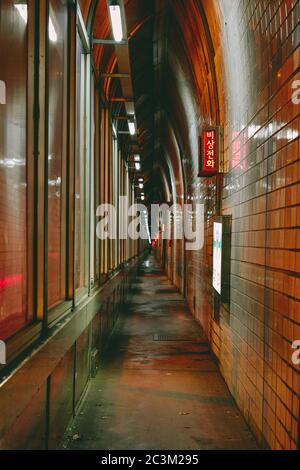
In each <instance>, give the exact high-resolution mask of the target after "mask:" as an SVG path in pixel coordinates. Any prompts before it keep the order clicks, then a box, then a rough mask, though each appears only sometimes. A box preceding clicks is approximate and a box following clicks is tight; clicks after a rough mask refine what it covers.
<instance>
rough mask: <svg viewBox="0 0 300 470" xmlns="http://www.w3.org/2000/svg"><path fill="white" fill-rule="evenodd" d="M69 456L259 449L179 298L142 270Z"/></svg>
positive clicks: (151, 268)
mask: <svg viewBox="0 0 300 470" xmlns="http://www.w3.org/2000/svg"><path fill="white" fill-rule="evenodd" d="M62 447H63V448H69V449H93V450H96V449H97V450H101V449H106V450H131V449H136V450H143V449H147V450H149V449H171V450H172V449H173V450H176V449H177V450H178V449H182V450H190V449H200V450H201V449H207V450H210V449H256V444H255V440H254V438H253V436H252V434H251V432H250V431H249V429H248V427H247V424H246V423H245V421H244V419H243V417H242V415H241V413H240V412H239V411H238V409H237V407H236V405H235V403H234V401H233V399H232V398H231V396H230V393H229V391H228V389H227V387H226V385H225V383H224V381H223V379H222V377H221V374H220V372H219V370H218V367H217V365H216V363H215V362H214V360H213V359H212V357H211V355H210V353H209V349H208V344H207V341H206V339H205V337H204V336H203V333H202V331H201V329H200V327H199V325H198V324H197V323H196V322H195V320H194V319H193V318H192V316H191V314H190V312H189V310H188V307H187V305H186V303H185V301H184V299H183V297H182V296H181V295H180V294H179V293H178V291H177V290H176V289H175V288H174V287H173V286H172V284H171V283H170V281H169V280H168V278H167V277H166V276H165V275H164V274H163V272H162V271H161V269H160V267H159V265H158V263H157V262H156V260H155V259H154V257H153V256H151V257H150V259H149V260H147V261H146V262H144V263H143V264H142V265H141V267H140V269H139V273H138V277H137V279H136V283H135V284H134V286H133V292H132V296H131V298H130V303H129V305H128V306H127V307H126V311H124V312H123V313H122V315H121V317H120V319H119V321H118V323H117V326H116V329H115V331H114V334H113V337H112V339H111V343H110V345H109V348H108V354H107V355H106V358H105V360H104V364H103V366H102V368H101V370H100V372H99V373H98V375H97V377H96V379H95V380H92V381H91V382H90V388H89V390H88V393H87V396H86V398H85V401H84V403H83V406H82V408H81V410H80V411H79V413H78V416H77V418H76V419H75V421H74V423H73V426H72V427H71V428H70V429H68V432H67V436H66V438H65V440H64V442H63V444H62Z"/></svg>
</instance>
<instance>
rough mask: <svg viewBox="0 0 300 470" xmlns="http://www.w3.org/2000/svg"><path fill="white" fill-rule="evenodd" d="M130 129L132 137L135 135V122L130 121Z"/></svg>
mask: <svg viewBox="0 0 300 470" xmlns="http://www.w3.org/2000/svg"><path fill="white" fill-rule="evenodd" d="M128 127H129V132H130V135H135V123H134V121H128Z"/></svg>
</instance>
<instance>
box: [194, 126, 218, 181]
mask: <svg viewBox="0 0 300 470" xmlns="http://www.w3.org/2000/svg"><path fill="white" fill-rule="evenodd" d="M218 152H219V149H218V130H217V129H208V130H206V131H204V132H203V137H202V139H201V137H200V138H199V161H200V165H199V167H200V168H199V176H215V175H216V174H217V173H218V172H219V171H218V165H219V162H218V160H219V159H218Z"/></svg>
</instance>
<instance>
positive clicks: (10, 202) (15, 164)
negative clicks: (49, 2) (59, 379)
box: [0, 0, 32, 340]
mask: <svg viewBox="0 0 300 470" xmlns="http://www.w3.org/2000/svg"><path fill="white" fill-rule="evenodd" d="M23 7H24V8H21V6H20V9H17V8H15V5H14V2H12V1H10V0H1V2H0V43H1V47H0V63H1V68H0V83H1V100H0V192H1V201H0V227H1V228H0V339H2V340H3V339H6V338H8V337H9V336H11V335H12V334H14V333H15V332H16V331H17V330H18V329H20V328H21V327H23V326H24V325H25V324H26V323H27V322H28V321H30V320H31V318H32V317H31V316H30V315H29V313H28V304H27V300H28V299H27V281H28V279H27V224H26V218H27V174H26V171H27V167H26V159H27V151H26V145H27V138H26V126H27V118H26V111H27V25H26V23H27V17H26V15H27V4H26V2H24V3H23ZM25 7H26V10H25ZM8 51H13V53H8Z"/></svg>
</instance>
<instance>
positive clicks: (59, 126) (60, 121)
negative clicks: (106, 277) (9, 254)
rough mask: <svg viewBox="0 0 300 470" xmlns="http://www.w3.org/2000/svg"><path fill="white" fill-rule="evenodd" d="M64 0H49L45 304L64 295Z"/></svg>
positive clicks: (65, 75)
mask: <svg viewBox="0 0 300 470" xmlns="http://www.w3.org/2000/svg"><path fill="white" fill-rule="evenodd" d="M66 3H67V2H66V0H50V1H49V7H50V8H49V150H48V305H49V307H52V306H54V305H55V304H57V303H58V302H60V301H62V300H63V299H64V298H65V263H66V252H65V244H66V240H65V233H66V231H65V197H64V190H65V182H66V176H65V162H66V139H67V129H66V109H67V61H68V51H67V44H68V41H67V31H68V30H67V28H68V10H67V6H66Z"/></svg>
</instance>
